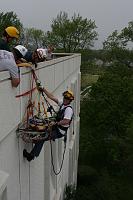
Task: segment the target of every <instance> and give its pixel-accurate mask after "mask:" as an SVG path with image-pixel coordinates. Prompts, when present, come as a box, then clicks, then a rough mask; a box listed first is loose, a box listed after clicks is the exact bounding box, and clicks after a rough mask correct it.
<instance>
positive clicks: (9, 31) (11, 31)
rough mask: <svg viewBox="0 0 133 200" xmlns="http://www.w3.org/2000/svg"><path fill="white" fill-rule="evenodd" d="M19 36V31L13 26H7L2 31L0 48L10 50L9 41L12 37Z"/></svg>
mask: <svg viewBox="0 0 133 200" xmlns="http://www.w3.org/2000/svg"><path fill="white" fill-rule="evenodd" d="M18 38H19V31H18V29H17V28H16V27H14V26H8V27H7V28H6V29H5V30H4V33H3V37H2V38H1V40H0V49H1V50H6V51H11V50H10V48H9V44H10V42H12V41H13V40H14V39H18Z"/></svg>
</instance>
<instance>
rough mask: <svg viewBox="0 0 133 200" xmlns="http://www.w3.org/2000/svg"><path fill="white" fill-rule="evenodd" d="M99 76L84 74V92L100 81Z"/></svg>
mask: <svg viewBox="0 0 133 200" xmlns="http://www.w3.org/2000/svg"><path fill="white" fill-rule="evenodd" d="M98 77H99V75H92V74H83V75H82V76H81V89H82V90H83V89H84V88H85V87H87V86H88V85H92V84H93V83H95V82H96V81H97V80H98Z"/></svg>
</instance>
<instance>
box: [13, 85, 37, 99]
mask: <svg viewBox="0 0 133 200" xmlns="http://www.w3.org/2000/svg"><path fill="white" fill-rule="evenodd" d="M35 89H36V87H34V88H32V89H31V90H28V91H27V92H24V93H22V94H19V95H16V98H19V97H23V96H27V95H28V94H30V93H31V92H33V91H34V90H35Z"/></svg>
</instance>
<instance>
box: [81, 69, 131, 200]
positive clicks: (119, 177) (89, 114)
mask: <svg viewBox="0 0 133 200" xmlns="http://www.w3.org/2000/svg"><path fill="white" fill-rule="evenodd" d="M132 78H133V71H132V69H129V68H127V67H126V66H125V65H124V66H122V65H118V66H116V67H114V66H113V67H110V69H109V70H108V71H107V72H106V73H105V74H104V75H103V76H101V77H100V78H99V80H98V81H97V83H96V84H94V85H93V87H92V90H91V93H90V96H89V98H88V99H87V100H86V101H85V102H84V103H82V104H81V134H80V159H79V168H80V164H82V165H87V166H89V167H90V168H92V169H94V170H95V171H96V172H97V179H96V180H94V178H93V181H91V182H90V184H89V185H88V187H87V188H86V191H88V193H89V194H90V193H91V194H92V198H89V199H106V200H112V199H113V200H117V199H120V200H125V199H127V200H130V199H132V198H133V192H132V187H133V181H132V180H133V114H132V113H133V106H132V104H133V89H132V88H133V81H132ZM89 167H88V169H89ZM95 175H96V173H95ZM89 180H90V179H89ZM79 184H80V182H79ZM97 195H98V196H97ZM88 197H89V196H88Z"/></svg>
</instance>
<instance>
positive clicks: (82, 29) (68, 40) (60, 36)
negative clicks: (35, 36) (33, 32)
mask: <svg viewBox="0 0 133 200" xmlns="http://www.w3.org/2000/svg"><path fill="white" fill-rule="evenodd" d="M95 28H96V25H95V21H92V20H88V19H87V18H85V19H83V18H82V17H81V16H80V15H79V14H78V15H76V14H74V15H73V16H72V18H71V19H69V18H68V14H67V13H66V12H60V13H59V14H58V15H57V17H56V18H55V19H54V20H53V21H52V25H51V29H52V30H51V31H49V32H47V34H46V38H47V42H48V43H50V44H53V45H55V46H56V48H59V49H63V50H64V51H65V52H75V51H76V50H79V49H86V48H90V46H93V41H94V40H95V39H97V35H98V34H97V32H96V31H95Z"/></svg>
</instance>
